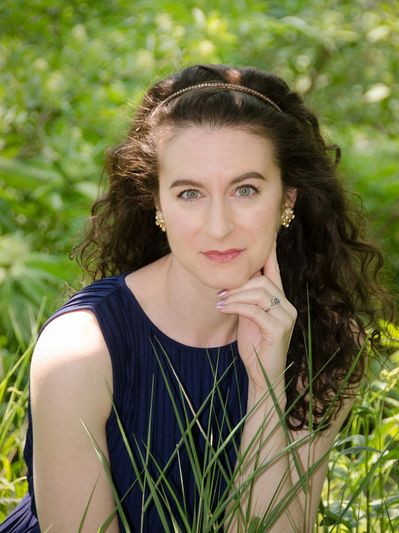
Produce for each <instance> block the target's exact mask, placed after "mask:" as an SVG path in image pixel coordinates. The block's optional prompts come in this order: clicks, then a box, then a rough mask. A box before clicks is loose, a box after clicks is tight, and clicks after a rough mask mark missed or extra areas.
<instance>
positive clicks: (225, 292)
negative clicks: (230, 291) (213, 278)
mask: <svg viewBox="0 0 399 533" xmlns="http://www.w3.org/2000/svg"><path fill="white" fill-rule="evenodd" d="M226 294H227V289H222V290H221V291H219V292H218V296H226Z"/></svg>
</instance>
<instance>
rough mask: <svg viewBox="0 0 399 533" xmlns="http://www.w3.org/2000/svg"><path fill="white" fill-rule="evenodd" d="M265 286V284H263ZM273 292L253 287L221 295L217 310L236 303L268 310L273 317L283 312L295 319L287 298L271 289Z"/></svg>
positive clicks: (292, 308) (293, 310)
mask: <svg viewBox="0 0 399 533" xmlns="http://www.w3.org/2000/svg"><path fill="white" fill-rule="evenodd" d="M263 285H265V284H263ZM273 290H274V292H271V291H270V290H268V289H267V288H265V287H264V286H263V287H261V288H258V287H253V288H248V287H247V288H246V289H244V288H243V289H241V290H235V291H229V292H228V293H227V294H225V295H222V296H221V297H220V300H219V302H218V304H217V307H218V308H222V307H226V306H229V307H230V309H231V306H232V305H234V304H237V303H243V304H249V305H254V306H257V307H259V309H261V310H262V311H263V312H265V310H268V311H267V312H268V313H272V314H273V315H274V316H278V315H280V314H281V311H282V310H283V311H284V313H287V314H288V315H289V316H290V317H291V318H295V315H296V313H295V308H294V307H293V305H292V304H291V303H290V302H289V301H288V300H287V298H286V297H285V296H284V294H282V293H281V292H280V291H279V292H278V293H276V290H275V289H274V287H273ZM276 298H277V299H278V302H279V303H278V302H275V301H274V300H275V299H276Z"/></svg>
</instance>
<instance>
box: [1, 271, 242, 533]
mask: <svg viewBox="0 0 399 533" xmlns="http://www.w3.org/2000/svg"><path fill="white" fill-rule="evenodd" d="M125 277H126V275H125V274H124V275H120V276H113V277H109V278H104V279H102V280H99V281H96V282H94V283H92V284H91V285H89V286H88V287H86V288H84V289H82V290H81V291H79V292H78V293H77V294H75V295H74V296H73V297H72V298H71V299H70V300H69V301H68V302H67V303H66V304H65V305H64V306H63V307H61V308H60V309H59V310H58V311H57V312H56V313H55V314H54V315H53V316H52V317H51V318H50V319H49V320H48V321H47V322H46V324H45V325H44V326H43V328H42V330H43V329H44V327H46V325H47V324H48V323H49V322H50V321H51V320H54V318H56V317H57V316H59V315H61V314H64V313H68V312H73V311H76V310H81V309H87V310H90V311H92V312H93V313H94V314H95V316H96V318H97V321H98V324H99V326H100V328H101V331H102V334H103V336H104V339H105V342H106V344H107V346H108V349H109V353H110V357H111V361H112V371H113V402H114V409H113V411H112V413H111V415H110V417H109V418H108V420H107V424H106V435H107V446H108V453H109V459H110V466H111V472H112V477H113V483H114V486H115V489H116V491H117V494H118V496H119V498H120V500H121V504H120V507H121V511H120V513H119V514H118V520H119V527H120V531H121V532H124V531H132V532H136V531H144V532H148V533H149V532H151V533H153V532H157V531H160V532H161V531H165V530H166V529H168V528H170V529H171V530H172V531H173V527H175V526H176V527H177V528H178V529H179V530H183V531H185V530H186V529H187V528H190V529H191V526H192V524H193V523H198V521H200V520H201V516H203V513H204V512H205V510H206V512H207V513H208V515H209V513H210V514H212V512H213V510H214V509H215V508H216V506H217V505H218V503H220V502H221V501H222V500H223V499H224V498H226V497H227V494H228V487H227V480H228V479H229V478H230V477H231V474H232V472H233V470H234V466H235V462H236V457H237V453H236V452H237V449H238V447H239V441H240V436H241V429H238V430H237V431H236V432H235V434H234V437H233V438H228V435H229V434H230V433H231V431H232V429H233V428H234V427H236V426H238V425H239V422H240V421H241V420H242V417H243V416H244V414H245V412H246V401H247V391H248V378H247V373H246V371H245V367H244V365H243V363H242V362H241V359H240V357H239V354H238V349H237V343H236V342H233V343H231V344H228V345H225V346H221V347H210V348H198V347H192V346H186V345H184V344H181V343H179V342H177V341H175V340H174V339H172V338H170V337H168V336H167V335H165V334H164V333H163V332H162V331H161V330H160V329H159V328H157V326H156V325H155V324H154V323H153V322H151V320H150V319H149V317H148V316H147V315H146V314H145V312H144V310H143V309H142V308H141V306H140V304H139V302H138V301H137V299H136V298H135V296H134V294H133V293H132V291H131V290H130V289H129V287H128V286H127V285H126V282H125ZM194 320H195V317H193V321H194ZM42 330H41V331H42ZM28 422H29V424H28V431H27V438H26V444H25V450H24V456H25V461H26V464H27V477H28V484H29V493H28V494H27V495H26V497H25V498H24V499H23V500H22V501H21V503H20V505H19V506H18V507H17V508H16V509H14V511H13V512H12V513H11V515H10V516H9V517H8V518H7V519H6V521H5V522H3V524H2V525H0V533H11V532H13V533H25V532H27V531H29V532H34V533H36V532H39V531H40V528H39V525H38V522H37V518H36V506H35V498H34V489H33V472H32V450H33V439H32V421H31V413H30V407H29V408H28ZM187 428H190V431H187ZM222 443H225V444H224V445H223V446H222ZM218 448H219V449H221V452H220V453H219V454H218V460H217V461H213V462H212V461H211V459H210V458H211V457H212V454H214V453H215V450H217V449H218ZM76 453H79V450H76ZM210 463H211V464H213V465H214V466H213V467H211V468H208V471H207V472H208V474H207V476H206V477H205V478H204V479H205V483H207V484H208V487H207V490H206V491H205V492H204V491H203V490H202V489H201V481H200V477H199V476H198V472H204V471H205V469H206V465H209V464H210ZM161 472H162V475H161ZM49 490H51V488H49ZM205 494H207V496H205ZM121 515H123V519H122V516H121ZM222 520H223V516H220V518H219V520H218V521H217V524H218V525H216V527H215V530H216V529H217V527H219V528H220V530H222V525H221V522H222ZM124 523H125V524H128V526H126V527H125V526H124V525H123V524H124ZM200 523H201V522H200Z"/></svg>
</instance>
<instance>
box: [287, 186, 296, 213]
mask: <svg viewBox="0 0 399 533" xmlns="http://www.w3.org/2000/svg"><path fill="white" fill-rule="evenodd" d="M296 195H297V189H296V188H295V187H288V189H286V191H285V193H284V207H291V209H293V208H294V205H295V202H296Z"/></svg>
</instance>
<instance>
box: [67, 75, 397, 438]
mask: <svg viewBox="0 0 399 533" xmlns="http://www.w3.org/2000/svg"><path fill="white" fill-rule="evenodd" d="M204 82H227V83H230V84H238V85H244V86H246V87H249V88H251V89H254V90H255V91H258V92H260V93H262V94H263V95H265V96H266V97H267V98H269V99H271V100H272V101H273V102H275V103H276V104H277V106H278V107H279V108H280V109H281V110H278V108H275V107H274V106H273V105H269V104H267V103H265V102H264V101H262V100H261V99H260V98H257V97H256V96H253V95H249V94H245V93H243V92H239V91H232V90H228V89H227V90H226V89H222V88H215V87H204V88H199V89H197V90H194V91H188V92H186V93H184V94H181V95H180V96H179V97H178V98H176V99H173V98H172V99H170V100H168V102H166V103H164V104H162V102H164V100H165V99H166V98H168V97H169V96H170V95H172V94H173V93H175V92H176V91H179V90H180V89H183V88H185V87H188V86H191V85H194V84H198V83H204ZM191 125H206V126H212V127H223V126H231V127H239V128H243V129H245V130H247V131H250V132H253V133H254V134H256V135H260V136H262V137H265V136H266V137H268V138H270V139H271V140H272V141H273V142H274V146H275V156H276V160H277V163H278V165H279V166H280V168H281V171H282V180H283V184H284V186H285V187H286V188H288V187H294V188H296V189H297V199H296V204H295V219H294V220H293V222H292V224H291V226H290V227H289V228H288V229H285V228H282V229H281V230H280V232H279V235H278V242H277V250H278V260H279V264H280V269H281V276H282V280H283V284H284V289H285V292H286V295H287V298H288V299H289V301H290V302H292V304H293V305H294V306H295V307H296V309H297V311H298V318H297V322H296V325H295V328H294V332H293V337H292V341H291V345H290V348H289V352H288V361H287V369H286V383H287V400H288V402H287V406H288V407H287V409H288V411H289V412H290V415H289V417H287V419H288V424H289V426H290V427H291V428H292V429H300V428H302V427H304V426H305V425H307V424H308V423H309V394H307V393H306V387H307V385H308V383H309V379H308V376H309V375H312V376H313V379H312V391H311V392H312V399H313V401H312V413H313V417H314V421H313V424H314V425H316V424H317V422H318V421H320V420H321V419H322V417H323V416H324V415H326V414H328V412H329V409H330V406H331V405H330V404H331V401H332V399H334V398H336V397H337V392H339V390H340V387H342V384H343V383H344V384H345V394H341V395H340V396H339V398H340V399H339V400H338V402H337V403H336V405H337V409H338V408H339V407H340V405H341V402H342V398H344V397H346V395H350V394H351V391H353V390H355V389H356V386H357V384H359V382H360V381H361V379H362V376H363V375H364V366H365V353H366V352H367V350H363V353H362V355H361V356H360V357H359V358H358V362H357V364H356V365H354V364H353V363H354V361H355V360H356V357H358V354H359V353H360V352H359V348H360V346H361V344H362V339H365V338H366V337H367V333H368V332H370V331H372V330H373V329H374V328H376V327H378V324H379V320H380V319H381V318H385V319H387V320H388V321H390V320H392V319H393V316H394V305H393V303H392V301H391V300H390V297H389V294H388V292H387V291H386V290H385V289H384V287H383V286H382V285H381V283H380V282H379V281H378V277H377V274H378V273H379V270H380V269H381V266H382V263H383V260H382V256H381V253H380V252H379V250H378V248H377V247H376V246H375V245H374V244H372V243H371V242H368V241H366V240H364V239H363V238H362V237H361V236H360V234H361V233H362V231H363V223H362V217H361V214H360V212H357V211H360V210H357V211H356V210H355V209H354V207H353V206H351V205H350V204H349V202H348V194H347V193H346V192H345V190H344V187H343V185H342V183H341V180H340V178H339V177H338V176H337V172H336V167H337V163H338V161H339V157H340V150H339V148H338V147H337V146H334V145H329V144H328V143H326V141H325V140H324V138H323V136H322V134H321V131H320V127H319V122H318V119H317V118H316V116H315V115H314V113H313V112H311V111H310V110H309V109H308V108H307V107H305V105H304V102H303V100H302V99H301V97H300V96H299V95H298V94H297V93H296V92H294V91H292V90H291V89H290V88H289V87H288V85H287V84H286V83H285V82H284V81H283V80H282V79H280V78H279V77H277V76H275V75H273V74H269V73H266V72H262V71H260V70H258V69H255V68H252V67H246V68H234V67H229V66H226V65H196V66H192V67H189V68H186V69H184V70H183V71H181V72H179V73H178V74H175V75H173V76H171V77H168V78H166V79H164V80H162V81H160V82H159V83H156V84H155V85H154V86H153V87H151V88H150V89H149V90H148V92H147V93H146V94H145V96H144V99H143V102H142V104H141V105H140V106H139V108H138V109H137V112H136V114H135V117H134V119H133V122H132V125H131V128H130V131H129V133H128V136H127V139H126V140H125V141H124V142H123V143H122V144H120V145H119V146H117V147H116V148H115V149H114V150H112V151H110V152H109V154H108V158H107V170H108V174H109V188H108V191H107V192H106V193H105V194H104V196H103V197H101V198H100V199H98V200H97V201H96V202H95V204H94V206H93V208H92V216H91V219H90V226H89V228H88V231H87V235H86V237H85V239H84V241H83V242H82V243H81V244H80V245H79V246H77V247H76V248H75V250H74V255H75V256H76V257H77V258H78V260H79V261H80V263H81V265H82V266H83V269H84V271H85V272H86V273H88V274H89V275H90V276H91V278H92V279H93V280H94V279H98V278H102V277H105V276H108V275H114V274H118V273H122V272H129V271H134V270H136V269H138V268H141V267H143V266H145V265H147V264H149V263H151V262H152V261H154V260H156V259H158V258H160V257H162V256H164V255H165V254H167V253H168V252H169V251H170V249H169V246H168V242H167V239H166V236H165V234H164V233H162V232H161V231H159V229H158V228H156V226H155V224H154V214H155V207H154V198H155V197H156V195H157V192H158V178H157V175H158V169H157V137H158V138H159V132H160V128H162V127H165V126H168V127H173V128H182V127H187V126H191ZM308 311H309V312H310V316H311V321H310V322H311V331H312V357H311V359H312V368H309V360H310V357H309V353H308V352H309V349H308V348H309V346H308V326H309V323H308V322H309V320H308V318H309V315H308ZM375 336H376V335H374V337H375ZM372 337H373V336H372ZM368 338H370V336H369V337H368ZM371 345H372V346H373V345H374V346H375V345H376V342H371ZM374 349H376V348H374ZM307 354H308V355H307ZM353 366H354V369H353V371H352V373H351V374H350V377H349V379H348V378H347V377H345V376H347V375H348V371H349V369H351V368H352V367H353ZM344 380H348V381H347V382H346V381H344ZM337 409H335V410H334V411H335V412H336V411H337ZM331 415H332V413H331ZM327 418H328V419H331V416H327Z"/></svg>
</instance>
